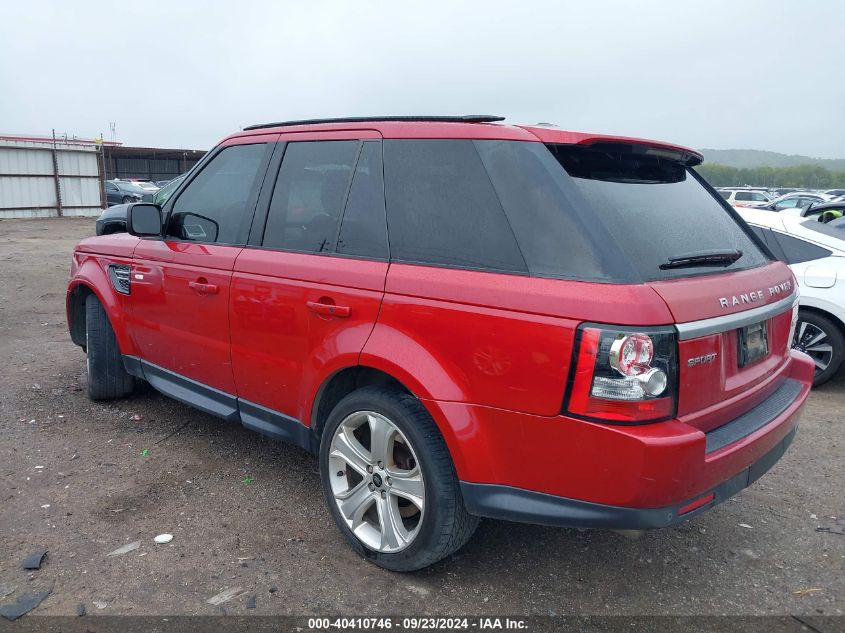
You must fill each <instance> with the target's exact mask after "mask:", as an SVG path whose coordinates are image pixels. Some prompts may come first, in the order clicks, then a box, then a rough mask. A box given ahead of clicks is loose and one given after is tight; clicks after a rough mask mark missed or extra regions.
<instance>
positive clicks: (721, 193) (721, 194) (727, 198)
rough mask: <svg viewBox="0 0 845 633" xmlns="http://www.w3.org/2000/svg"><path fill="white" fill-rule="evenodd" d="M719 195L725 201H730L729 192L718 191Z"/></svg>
mask: <svg viewBox="0 0 845 633" xmlns="http://www.w3.org/2000/svg"><path fill="white" fill-rule="evenodd" d="M719 195H720V196H722V197H723V198H724V199H725V200H730V197H731V192H730V191H720V192H719Z"/></svg>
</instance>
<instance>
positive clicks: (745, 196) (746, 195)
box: [734, 191, 753, 200]
mask: <svg viewBox="0 0 845 633" xmlns="http://www.w3.org/2000/svg"><path fill="white" fill-rule="evenodd" d="M734 200H753V197H752V195H751V193H750V192H748V191H737V192H736V195H735V196H734Z"/></svg>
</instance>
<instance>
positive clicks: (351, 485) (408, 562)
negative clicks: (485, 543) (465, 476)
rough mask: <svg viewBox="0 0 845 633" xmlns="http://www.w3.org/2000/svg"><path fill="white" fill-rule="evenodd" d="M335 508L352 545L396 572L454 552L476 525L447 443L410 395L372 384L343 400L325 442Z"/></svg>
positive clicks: (326, 480)
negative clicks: (467, 508) (467, 505)
mask: <svg viewBox="0 0 845 633" xmlns="http://www.w3.org/2000/svg"><path fill="white" fill-rule="evenodd" d="M320 474H321V478H322V483H323V493H324V495H325V497H326V502H327V503H328V506H329V510H330V512H331V514H332V517H333V518H334V520H335V522H336V523H337V525H338V527H339V528H340V530H341V532H343V534H344V536H346V538H347V539H348V540H349V542H350V543H351V545H352V547H353V549H355V550H356V551H357V552H358V553H359V554H361V556H363V557H364V558H366V559H367V560H369V561H371V562H373V563H375V564H376V565H379V566H380V567H384V568H386V569H391V570H393V571H413V570H416V569H421V568H423V567H427V566H428V565H431V564H432V563H435V562H437V561H438V560H440V559H442V558H444V557H446V556H448V555H449V554H451V553H453V552H455V551H456V550H457V549H458V548H460V547H461V546H462V545H464V543H466V542H467V541H468V540H469V538H470V536H472V533H473V532H474V531H475V528H476V527H477V525H478V519H477V518H476V517H473V516H471V515H470V514H469V513H468V512H467V511H466V508H465V506H464V502H463V497H462V496H461V492H460V487H459V484H458V478H457V475H456V474H455V469H454V466H453V465H452V460H451V458H450V456H449V451H448V450H447V448H446V444H445V443H444V441H443V438H442V437H441V435H440V432H439V431H438V429H437V427H436V425H435V424H434V422H433V421H432V419H431V417H430V416H429V415H428V412H427V411H426V410H425V408H424V407H423V406H422V405H421V404H420V402H419V401H418V400H417V399H416V398H414V397H413V396H412V395H410V394H408V393H405V392H402V391H400V390H398V389H394V388H390V387H383V386H371V387H365V388H363V389H360V390H359V391H356V392H354V393H352V394H350V395H348V396H346V398H344V399H343V400H341V401H340V403H338V405H337V406H336V407H335V409H334V410H333V411H332V413H331V415H330V416H329V419H328V421H327V422H326V426H325V429H324V431H323V439H322V442H321V446H320Z"/></svg>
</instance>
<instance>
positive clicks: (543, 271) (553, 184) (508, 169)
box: [475, 141, 616, 280]
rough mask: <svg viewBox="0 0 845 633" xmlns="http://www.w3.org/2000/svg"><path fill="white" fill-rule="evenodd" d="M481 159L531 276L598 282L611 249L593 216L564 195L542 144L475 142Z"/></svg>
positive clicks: (609, 266) (556, 167) (607, 273)
mask: <svg viewBox="0 0 845 633" xmlns="http://www.w3.org/2000/svg"><path fill="white" fill-rule="evenodd" d="M475 145H476V147H477V148H478V152H479V154H480V155H481V160H482V162H483V163H484V166H485V167H486V168H487V173H488V174H489V176H490V180H491V181H492V183H493V186H494V187H495V189H496V193H497V194H498V196H499V199H500V200H501V201H502V206H503V208H504V210H505V214H506V215H507V218H508V221H509V222H510V225H511V227H512V228H513V232H514V234H515V235H516V239H517V243H518V244H519V246H520V249H521V251H522V254H523V256H524V257H525V262H526V263H527V264H528V270H529V271H530V273H531V274H532V275H534V276H539V277H558V278H564V279H579V280H582V279H583V280H586V279H590V280H603V279H608V278H610V277H612V276H613V274H612V273H611V271H612V270H613V262H610V261H608V260H609V259H611V258H613V257H615V255H616V253H615V252H614V249H612V248H607V244H608V242H609V239H610V238H609V236H608V235H607V234H606V233H605V232H604V231H602V230H601V227H600V226H597V224H598V223H597V222H596V221H595V218H593V217H589V216H587V217H586V218H585V216H584V215H583V214H582V213H579V212H578V205H577V204H576V203H575V202H574V201H573V200H572V199H571V197H570V196H568V195H567V194H566V191H565V185H564V184H563V183H561V178H562V176H563V174H562V171H563V170H562V169H561V167H560V164H558V162H557V161H556V160H555V159H554V157H553V156H552V155H551V154H550V153H549V150H547V149H546V147H545V146H544V145H541V144H540V143H522V142H514V141H476V142H475Z"/></svg>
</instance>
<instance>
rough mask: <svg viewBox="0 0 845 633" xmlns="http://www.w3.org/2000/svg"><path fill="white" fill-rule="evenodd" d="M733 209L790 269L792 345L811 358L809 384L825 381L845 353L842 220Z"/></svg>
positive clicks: (844, 235)
mask: <svg viewBox="0 0 845 633" xmlns="http://www.w3.org/2000/svg"><path fill="white" fill-rule="evenodd" d="M736 210H737V212H738V213H739V215H740V216H741V217H742V218H743V219H744V220H745V221H746V222H748V224H749V225H751V228H752V229H753V230H754V232H755V233H756V234H757V235H758V236H759V237H760V238H761V239H762V240H763V241H764V242H765V243H766V245H767V246H768V247H769V250H771V251H772V253H773V254H774V255H775V256H776V257H777V258H778V259H780V260H782V261H784V262H786V263H787V264H789V267H790V268H792V271H793V272H794V273H795V277H796V279H797V280H798V285H799V287H800V290H801V299H800V304H799V308H798V323H797V325H796V327H795V335H794V337H793V339H792V346H793V347H794V348H796V349H799V350H801V351H802V352H805V353H807V354H809V355H810V356H811V357H812V359H813V360H814V361H815V363H816V375H815V378H814V379H813V385H821V384H822V383H824V382H827V381H828V380H830V378H831V377H833V375H834V374H835V373H836V372H837V370H838V369H839V367H840V365H841V364H842V361H843V359H845V221H842V220H838V221H834V222H831V223H829V224H823V223H821V222H819V221H818V220H817V219H816V218H814V217H813V218H802V217H800V216H792V215H786V214H783V213H772V212H771V211H763V210H759V209H747V208H736Z"/></svg>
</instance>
